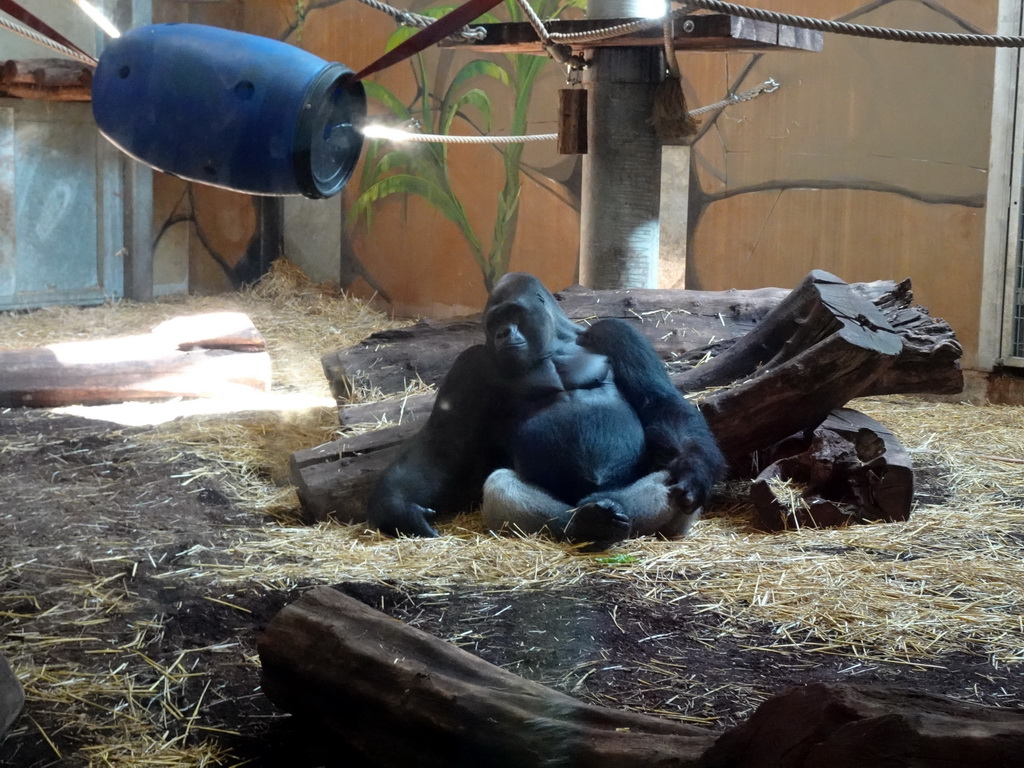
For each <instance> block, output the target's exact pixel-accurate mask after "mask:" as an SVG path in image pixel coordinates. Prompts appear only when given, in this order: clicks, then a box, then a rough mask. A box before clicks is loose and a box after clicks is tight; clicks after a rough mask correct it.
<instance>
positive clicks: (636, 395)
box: [579, 318, 725, 510]
mask: <svg viewBox="0 0 1024 768" xmlns="http://www.w3.org/2000/svg"><path fill="white" fill-rule="evenodd" d="M579 344H580V345H581V346H583V347H586V348H587V349H589V350H591V351H593V352H596V353H598V354H601V355H605V356H606V357H607V358H608V360H609V361H610V362H611V366H612V371H613V373H614V376H615V383H616V385H617V386H618V388H619V391H620V392H621V393H622V396H623V397H624V398H626V400H627V401H628V402H629V404H630V405H631V406H632V407H633V410H635V411H636V413H637V415H638V416H639V417H640V421H641V423H642V424H643V425H644V434H645V436H646V441H647V449H648V452H649V455H650V460H651V469H652V470H658V469H667V470H668V471H669V476H670V482H671V484H672V488H670V491H669V493H670V495H671V497H672V501H673V503H674V504H675V505H676V507H677V508H679V509H688V510H696V509H698V508H700V507H702V506H704V504H705V502H706V501H707V500H708V497H709V496H710V495H711V488H712V486H713V485H714V484H715V482H716V481H717V480H718V479H719V478H720V477H721V476H722V473H723V471H724V470H725V459H724V458H723V457H722V452H721V451H720V450H719V449H718V445H717V444H716V443H715V438H714V436H713V435H712V434H711V430H710V429H708V425H707V422H706V421H705V420H704V416H703V415H702V414H701V412H700V411H699V410H697V407H696V406H694V405H693V404H692V403H690V402H688V401H687V400H686V399H685V398H684V397H683V396H682V395H681V394H680V393H679V392H678V391H677V390H676V388H675V387H674V386H672V381H671V380H670V379H669V377H668V373H667V372H666V371H665V366H664V364H663V363H662V361H661V359H660V358H659V357H658V353H657V352H655V351H654V348H653V347H652V346H651V344H650V342H649V341H647V339H646V338H644V336H643V335H642V334H641V333H640V332H639V331H637V330H636V329H635V328H633V327H632V325H630V324H629V323H628V322H627V321H625V320H620V319H617V318H608V319H605V320H600V321H598V322H597V323H595V324H594V325H592V326H591V327H590V328H588V329H587V330H586V331H585V332H584V333H583V334H582V335H581V336H580V339H579Z"/></svg>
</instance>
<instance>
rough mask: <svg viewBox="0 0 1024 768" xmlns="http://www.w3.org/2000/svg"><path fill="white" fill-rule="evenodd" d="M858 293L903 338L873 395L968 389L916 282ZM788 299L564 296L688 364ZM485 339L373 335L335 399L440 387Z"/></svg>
mask: <svg viewBox="0 0 1024 768" xmlns="http://www.w3.org/2000/svg"><path fill="white" fill-rule="evenodd" d="M850 288H851V289H852V290H853V291H854V292H855V293H856V294H858V295H860V296H863V297H865V298H867V299H869V300H870V301H871V302H872V303H874V304H875V305H876V306H877V307H878V308H879V309H881V310H882V313H883V314H884V315H885V316H886V319H887V320H889V322H890V325H892V326H893V327H894V328H895V329H896V330H897V332H898V333H899V334H900V337H901V340H902V341H903V351H902V353H901V354H900V356H899V358H898V360H897V361H896V362H895V363H894V365H893V367H892V368H891V369H890V370H889V371H888V372H886V374H885V376H884V377H882V378H881V379H880V380H879V381H878V382H877V383H876V384H875V386H874V388H873V390H872V391H870V392H866V393H865V394H892V393H897V392H899V393H912V392H929V393H933V394H940V393H955V392H959V391H961V390H962V388H963V376H962V373H961V371H960V367H959V359H960V355H961V349H960V345H959V344H958V343H957V341H956V337H955V335H954V334H953V332H952V330H951V329H950V328H949V326H948V325H947V324H946V323H945V322H943V321H941V320H936V319H934V318H932V317H930V316H929V315H928V313H927V311H926V310H924V309H923V308H921V307H915V306H913V304H912V302H913V293H912V291H911V286H910V281H909V280H904V281H902V282H900V283H894V282H892V281H888V280H883V281H877V282H872V283H853V284H851V286H850ZM789 294H790V291H788V290H783V289H780V288H761V289H757V290H752V291H674V290H644V289H630V290H610V291H593V290H589V289H585V288H581V287H579V286H575V287H573V288H569V289H566V290H565V291H562V292H560V293H557V294H555V296H556V298H557V299H558V300H559V306H560V307H561V308H562V310H563V311H564V312H565V313H566V315H568V316H569V317H570V318H572V319H574V320H577V321H580V322H588V321H593V320H597V319H600V318H603V317H620V318H624V319H627V320H631V321H634V322H635V324H636V327H637V329H638V330H640V331H641V332H642V333H643V334H644V335H645V336H647V338H648V340H650V342H651V343H652V344H653V345H654V347H655V349H656V350H657V351H658V353H659V354H660V355H661V357H662V359H664V360H665V361H666V362H669V363H671V364H673V366H674V367H679V368H682V367H684V366H687V365H693V364H694V363H696V362H697V361H699V360H701V359H703V358H704V357H705V356H708V355H710V356H716V355H718V354H720V353H721V352H722V351H724V350H725V349H727V348H728V347H729V346H730V345H731V344H732V343H734V341H735V340H736V339H738V338H740V337H743V336H745V335H746V334H748V333H749V332H750V331H752V330H754V329H755V328H757V327H758V326H759V325H760V324H761V323H762V321H763V320H764V318H765V317H766V316H767V315H768V314H769V313H770V312H771V311H773V310H774V309H775V308H776V307H777V306H778V305H779V304H780V303H781V302H782V301H783V299H785V298H786V297H787V296H788V295H789ZM482 341H483V332H482V330H481V328H480V317H479V316H473V317H469V318H459V319H457V320H452V321H447V322H434V321H424V322H421V323H418V324H417V325H414V326H411V327H409V328H402V329H397V330H391V331H383V332H381V333H376V334H373V335H372V336H370V337H369V338H367V339H365V340H364V341H362V342H360V343H359V344H356V345H355V346H352V347H348V348H346V349H339V350H336V351H334V352H331V353H329V354H327V355H324V356H323V358H322V363H323V367H324V373H325V375H326V376H327V380H328V382H329V383H330V385H331V390H332V392H333V394H334V396H335V397H336V398H338V401H339V402H341V403H347V402H351V401H352V400H353V399H354V398H355V396H356V395H357V393H358V392H359V391H360V390H362V389H377V390H380V391H381V392H383V393H385V394H397V393H400V392H404V391H405V389H406V387H407V386H408V385H409V384H410V383H414V382H417V381H423V382H425V383H427V384H434V383H437V382H439V381H440V380H441V379H442V378H443V377H444V374H445V373H447V371H448V368H449V366H450V365H451V363H452V360H453V359H454V358H455V356H456V355H457V354H458V353H459V352H460V351H461V350H463V349H465V348H466V347H468V346H470V345H472V344H478V343H480V342H482ZM349 423H354V422H349Z"/></svg>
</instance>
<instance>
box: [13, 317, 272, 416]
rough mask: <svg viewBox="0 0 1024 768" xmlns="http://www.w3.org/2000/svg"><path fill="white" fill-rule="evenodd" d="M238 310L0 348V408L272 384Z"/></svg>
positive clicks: (231, 391) (213, 392) (255, 338)
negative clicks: (115, 333)
mask: <svg viewBox="0 0 1024 768" xmlns="http://www.w3.org/2000/svg"><path fill="white" fill-rule="evenodd" d="M265 348H266V345H265V343H264V341H263V338H262V337H261V336H260V334H259V332H258V331H257V330H256V328H255V327H254V326H253V324H252V321H251V320H250V319H249V318H248V317H247V316H246V315H244V314H242V313H240V312H215V313H207V314H203V315H195V316H187V317H178V318H174V319H172V320H168V321H167V322H165V323H161V324H160V325H158V326H157V327H156V328H154V329H153V330H152V331H151V332H150V333H147V334H141V335H138V336H125V337H121V338H113V339H97V340H93V341H75V342H66V343H61V344H50V345H48V346H46V347H35V348H31V349H12V350H0V371H2V372H3V373H2V375H0V406H35V407H40V408H50V407H54V406H61V405H72V404H82V405H99V404H104V403H120V402H124V401H128V400H161V399H168V398H174V397H217V396H233V395H237V394H244V393H252V392H253V391H257V392H265V391H267V390H269V389H270V356H269V355H268V354H267V352H266V349H265Z"/></svg>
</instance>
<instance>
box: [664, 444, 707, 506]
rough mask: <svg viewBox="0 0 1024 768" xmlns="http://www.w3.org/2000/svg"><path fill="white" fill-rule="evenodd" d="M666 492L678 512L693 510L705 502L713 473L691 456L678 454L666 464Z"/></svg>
mask: <svg viewBox="0 0 1024 768" xmlns="http://www.w3.org/2000/svg"><path fill="white" fill-rule="evenodd" d="M667 469H668V475H669V476H668V486H669V489H668V493H669V500H670V502H671V504H672V506H673V507H674V508H675V509H676V510H678V511H679V512H693V511H695V510H698V509H700V508H701V507H703V506H704V505H705V504H707V501H708V498H709V497H710V496H711V488H712V486H714V484H715V479H716V478H715V474H714V473H713V472H712V471H710V470H709V468H708V467H707V466H705V465H704V464H703V463H702V462H699V461H694V460H693V457H692V456H679V457H677V458H675V459H673V460H672V461H670V462H669V464H668V467H667Z"/></svg>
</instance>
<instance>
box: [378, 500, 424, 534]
mask: <svg viewBox="0 0 1024 768" xmlns="http://www.w3.org/2000/svg"><path fill="white" fill-rule="evenodd" d="M376 512H377V513H376V514H370V515H368V520H369V523H370V524H371V525H372V526H373V527H374V528H376V529H377V530H378V531H380V532H381V533H383V534H385V535H387V536H400V535H401V536H420V537H421V538H424V539H434V538H437V537H438V536H440V534H439V533H438V532H437V530H436V529H435V528H434V527H433V526H432V525H431V524H430V521H432V520H433V519H434V518H435V517H436V516H437V512H436V511H435V510H433V509H429V508H427V507H421V506H420V505H419V504H415V503H412V502H408V503H404V504H393V505H389V506H388V508H387V509H386V510H377V511H376Z"/></svg>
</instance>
